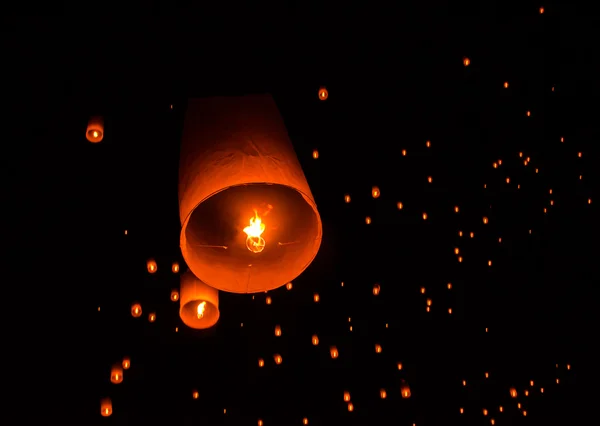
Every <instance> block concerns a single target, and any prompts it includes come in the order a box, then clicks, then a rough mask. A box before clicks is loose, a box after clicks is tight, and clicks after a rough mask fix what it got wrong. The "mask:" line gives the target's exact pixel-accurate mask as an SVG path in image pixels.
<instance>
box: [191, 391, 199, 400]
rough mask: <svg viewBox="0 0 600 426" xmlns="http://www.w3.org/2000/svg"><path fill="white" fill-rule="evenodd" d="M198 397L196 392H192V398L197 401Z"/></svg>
mask: <svg viewBox="0 0 600 426" xmlns="http://www.w3.org/2000/svg"><path fill="white" fill-rule="evenodd" d="M199 397H200V393H199V392H198V391H197V390H193V391H192V398H194V399H198V398H199Z"/></svg>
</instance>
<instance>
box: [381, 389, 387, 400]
mask: <svg viewBox="0 0 600 426" xmlns="http://www.w3.org/2000/svg"><path fill="white" fill-rule="evenodd" d="M379 397H380V398H381V399H386V398H387V392H386V391H385V389H379Z"/></svg>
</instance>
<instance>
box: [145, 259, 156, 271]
mask: <svg viewBox="0 0 600 426" xmlns="http://www.w3.org/2000/svg"><path fill="white" fill-rule="evenodd" d="M146 268H148V272H149V273H150V274H153V273H155V272H156V271H157V270H158V266H157V265H156V261H155V260H154V259H148V261H147V262H146Z"/></svg>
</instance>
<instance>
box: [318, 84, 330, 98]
mask: <svg viewBox="0 0 600 426" xmlns="http://www.w3.org/2000/svg"><path fill="white" fill-rule="evenodd" d="M328 97H329V92H328V91H327V89H326V88H325V87H324V86H321V87H320V88H319V100H321V101H324V100H326V99H327V98H328Z"/></svg>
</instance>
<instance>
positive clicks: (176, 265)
mask: <svg viewBox="0 0 600 426" xmlns="http://www.w3.org/2000/svg"><path fill="white" fill-rule="evenodd" d="M171 271H172V272H173V273H174V274H176V273H178V272H179V263H177V262H173V264H172V265H171Z"/></svg>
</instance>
